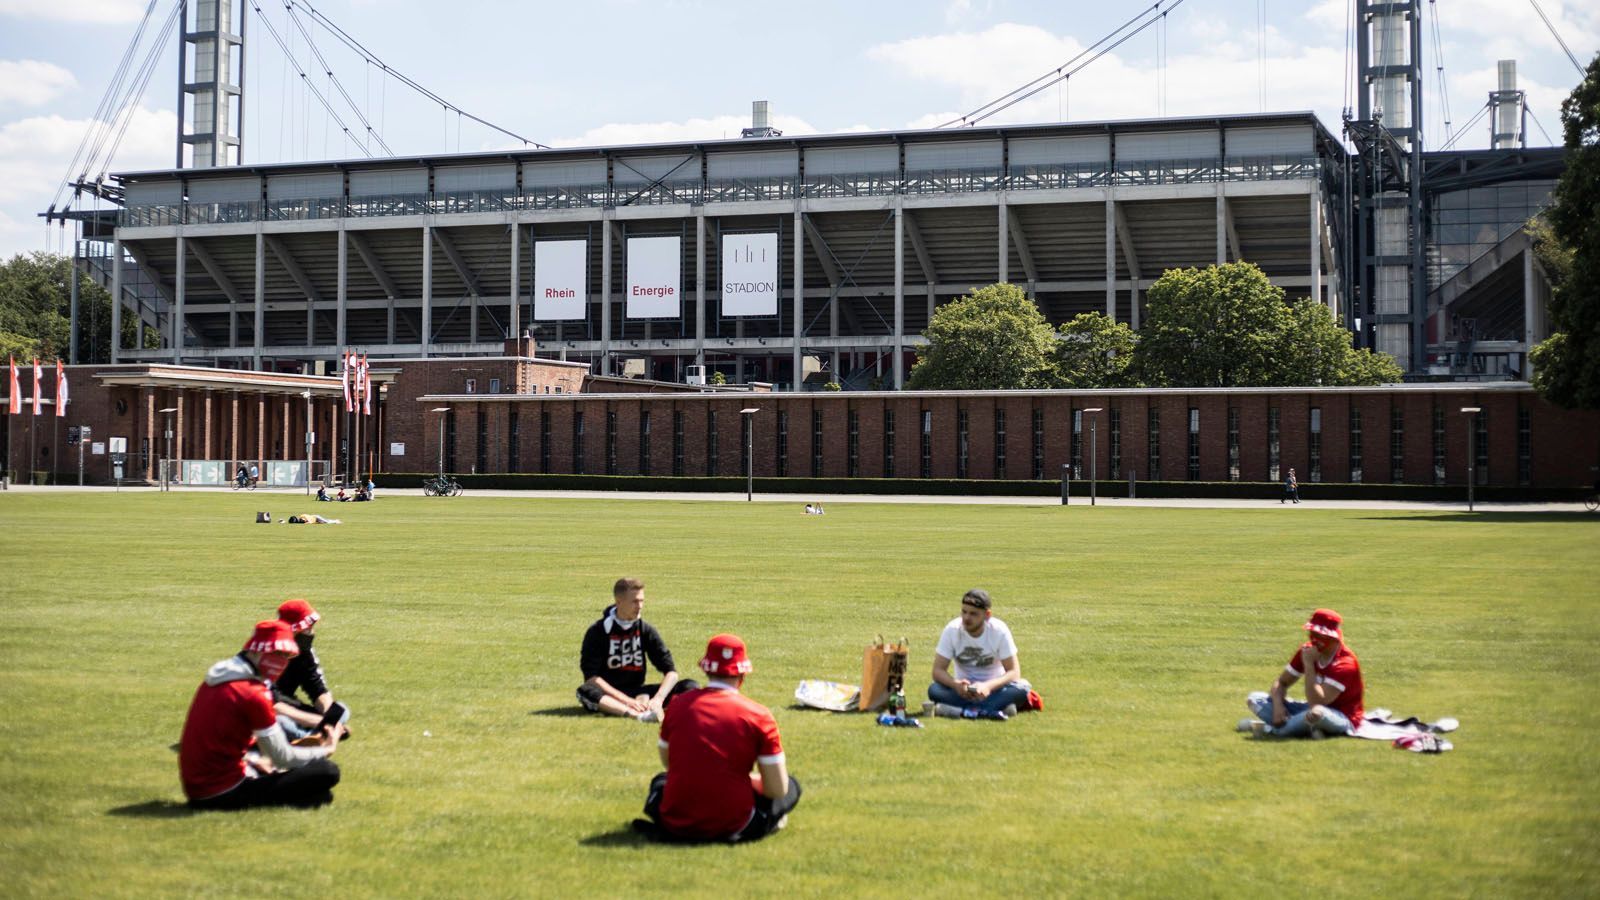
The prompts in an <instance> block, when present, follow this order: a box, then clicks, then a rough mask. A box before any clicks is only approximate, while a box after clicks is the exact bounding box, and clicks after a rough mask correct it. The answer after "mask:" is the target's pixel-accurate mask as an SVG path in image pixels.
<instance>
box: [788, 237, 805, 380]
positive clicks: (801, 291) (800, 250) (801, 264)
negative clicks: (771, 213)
mask: <svg viewBox="0 0 1600 900" xmlns="http://www.w3.org/2000/svg"><path fill="white" fill-rule="evenodd" d="M793 240H794V315H793V317H792V318H793V319H794V324H793V325H792V326H791V328H790V334H792V335H794V347H793V348H791V350H790V354H789V356H790V360H791V363H790V364H791V365H792V366H793V374H792V376H791V377H792V378H793V383H792V384H791V385H790V388H789V389H790V390H791V391H794V392H795V393H799V392H800V382H801V380H802V379H804V378H805V372H803V371H801V367H800V332H801V331H802V330H804V328H805V327H806V326H805V313H806V229H805V222H804V221H802V214H801V212H800V210H799V209H798V208H797V209H796V210H795V211H794V238H793Z"/></svg>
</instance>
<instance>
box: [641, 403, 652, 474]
mask: <svg viewBox="0 0 1600 900" xmlns="http://www.w3.org/2000/svg"><path fill="white" fill-rule="evenodd" d="M639 474H640V475H649V474H650V411H649V410H648V409H645V410H640V411H639Z"/></svg>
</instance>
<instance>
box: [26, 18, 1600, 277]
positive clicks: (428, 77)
mask: <svg viewBox="0 0 1600 900" xmlns="http://www.w3.org/2000/svg"><path fill="white" fill-rule="evenodd" d="M176 2H177V0H0V259H7V258H9V257H11V256H12V255H13V254H16V253H24V252H30V251H34V250H51V251H60V252H67V251H69V250H70V241H71V236H70V234H69V233H68V232H67V231H66V230H64V229H62V228H60V227H59V226H49V227H47V226H46V225H45V223H44V220H43V219H41V218H40V217H39V214H40V213H41V212H44V211H45V210H46V209H47V208H49V207H50V206H51V204H52V203H58V204H59V203H61V202H63V201H64V200H68V199H70V193H69V194H67V195H62V194H61V193H60V191H61V186H62V184H63V183H64V182H65V181H67V180H69V178H73V179H75V178H77V177H79V176H80V175H82V176H87V177H88V178H89V179H90V180H93V179H94V178H95V177H96V176H97V175H99V174H101V173H103V172H110V173H117V172H134V171H146V170H150V169H164V168H171V167H172V166H173V164H174V157H175V149H174V148H175V146H176V141H177V118H176V109H177V103H176V97H175V91H176V79H177V68H178V64H177V49H176V47H177V42H176V39H175V38H172V37H166V38H163V39H162V40H161V41H160V42H159V44H158V43H156V41H155V40H154V38H155V36H156V35H157V34H158V32H159V30H160V26H161V23H162V22H163V21H164V20H166V18H167V16H168V13H169V11H170V10H172V9H173V8H174V7H175V6H176ZM234 2H235V5H236V6H244V7H245V8H246V9H247V16H248V18H247V29H248V35H249V43H248V45H247V49H246V62H245V66H244V70H245V71H244V74H245V98H246V101H245V103H246V105H245V110H246V115H245V133H244V161H245V162H246V163H268V162H294V161H308V160H319V159H353V158H362V157H364V156H366V155H372V156H389V155H398V156H406V155H413V154H440V153H451V152H471V151H480V150H489V149H501V148H507V147H519V146H522V144H521V142H520V141H519V140H517V139H516V138H513V137H511V136H508V135H507V134H505V133H502V132H500V131H495V130H492V129H490V128H487V127H484V126H482V125H479V124H476V123H474V122H472V121H471V120H469V119H466V118H463V117H461V116H458V115H456V114H454V113H451V112H448V111H446V110H445V109H443V108H442V107H441V106H440V105H439V104H438V103H437V102H434V101H432V100H428V99H426V98H424V97H422V96H421V95H419V94H418V93H416V92H415V91H413V90H412V89H410V88H408V87H407V86H406V85H405V84H404V83H403V82H402V79H401V77H400V76H404V77H405V78H408V79H409V80H411V81H412V82H415V83H417V84H420V85H422V86H423V87H425V88H427V89H428V90H429V91H431V92H433V93H434V94H435V95H437V96H439V97H442V98H444V99H445V100H447V101H449V102H450V103H452V104H454V105H455V106H456V107H458V108H460V109H463V110H465V111H466V112H468V113H471V114H472V115H475V116H477V117H479V118H481V119H484V120H487V121H488V122H492V123H494V124H495V125H497V126H500V127H501V128H503V129H504V130H505V131H507V132H510V133H512V134H513V135H517V136H520V137H521V138H526V139H529V140H533V141H537V142H539V143H543V144H547V145H551V146H575V145H594V144H608V145H609V144H626V143H639V142H655V141H673V140H705V139H718V138H724V137H727V138H735V137H738V135H739V130H740V129H741V128H744V127H746V126H748V125H749V124H750V102H751V101H752V100H758V99H764V100H768V101H770V103H771V105H772V113H773V118H774V122H773V124H774V125H775V127H777V128H778V129H780V130H782V131H783V132H785V133H786V134H790V135H798V134H814V133H837V132H848V131H863V130H873V131H876V130H889V129H905V128H931V127H935V126H938V125H941V124H942V123H945V122H947V121H948V120H950V119H952V118H956V117H959V116H960V115H962V114H964V113H967V112H970V111H972V110H974V109H976V108H978V107H980V106H981V105H983V104H985V103H986V102H988V101H990V100H992V99H994V98H996V97H998V96H1000V95H1002V94H1005V93H1006V92H1008V91H1010V90H1012V89H1013V88H1016V87H1019V86H1020V85H1022V84H1024V83H1026V82H1029V81H1031V80H1033V79H1034V78H1036V77H1038V76H1040V75H1043V74H1045V73H1050V72H1054V71H1055V70H1056V69H1057V68H1058V67H1061V66H1062V65H1063V64H1064V63H1067V62H1068V61H1069V60H1072V59H1073V58H1074V57H1076V56H1077V55H1078V54H1079V53H1080V52H1081V51H1083V50H1084V49H1085V48H1086V47H1089V46H1091V45H1094V44H1095V43H1096V42H1098V41H1100V40H1101V38H1102V37H1104V36H1106V35H1107V34H1109V33H1111V32H1113V31H1114V30H1116V29H1117V28H1118V27H1119V26H1121V25H1123V23H1124V22H1126V21H1127V20H1129V19H1131V18H1133V17H1134V16H1135V15H1137V14H1138V13H1140V12H1141V11H1143V10H1145V9H1147V8H1149V7H1150V6H1153V5H1155V3H1154V0H1149V2H1123V3H1114V2H1100V3H1087V2H1083V0H1053V2H1045V0H1037V2H1036V0H922V2H909V0H877V2H870V0H867V2H864V0H853V2H844V0H808V2H803V3H799V2H787V3H776V2H773V3H760V2H750V0H743V2H738V0H727V2H722V0H653V2H646V0H587V2H582V3H573V2H567V3H550V2H546V0H523V2H498V0H452V2H449V3H438V2H433V3H429V2H422V0H313V2H312V4H311V5H310V6H309V7H308V6H307V5H306V4H305V3H303V2H300V0H294V3H293V6H294V9H295V10H296V13H295V15H294V16H292V17H291V16H290V14H289V12H288V6H287V5H286V2H285V0H234ZM1534 4H1535V0H1431V2H1425V3H1424V4H1423V11H1424V17H1423V28H1424V31H1423V44H1424V54H1423V63H1424V72H1425V75H1426V79H1425V87H1424V100H1423V104H1424V114H1423V124H1424V129H1425V138H1424V143H1425V146H1427V147H1429V148H1431V149H1437V148H1439V147H1441V146H1442V145H1444V144H1445V142H1446V141H1447V140H1448V138H1449V136H1450V133H1451V132H1454V131H1458V130H1459V131H1460V132H1461V134H1460V135H1459V137H1457V139H1456V142H1455V144H1454V146H1456V147H1461V148H1467V147H1482V146H1486V145H1487V143H1488V133H1489V129H1488V125H1487V121H1486V119H1484V120H1480V121H1479V122H1478V123H1476V124H1474V125H1472V127H1471V128H1470V129H1466V128H1464V126H1465V125H1467V124H1468V122H1469V120H1470V119H1471V118H1472V117H1473V116H1474V114H1475V113H1477V112H1478V110H1479V109H1480V108H1481V107H1482V106H1483V105H1484V103H1485V101H1486V100H1487V97H1488V92H1489V91H1490V90H1492V89H1493V88H1494V82H1495V62H1496V60H1499V59H1515V60H1517V63H1518V77H1519V86H1520V87H1521V88H1522V89H1524V90H1526V91H1527V92H1528V104H1529V109H1530V111H1531V113H1532V116H1533V122H1532V123H1530V125H1529V144H1530V145H1546V144H1548V143H1552V142H1554V143H1559V140H1560V115H1559V113H1560V105H1561V101H1562V99H1563V98H1565V96H1566V95H1567V93H1568V92H1570V91H1571V89H1572V88H1573V86H1574V85H1576V84H1577V82H1578V80H1579V77H1580V76H1579V73H1578V71H1577V70H1576V69H1575V68H1574V67H1573V64H1572V63H1571V62H1570V61H1569V59H1568V57H1567V55H1566V53H1565V52H1564V51H1563V50H1562V48H1561V46H1560V44H1558V43H1557V41H1556V39H1555V38H1554V37H1553V36H1552V35H1551V33H1550V30H1549V29H1548V28H1547V27H1546V26H1545V24H1544V22H1543V21H1541V19H1540V16H1539V14H1538V13H1539V10H1540V9H1542V11H1543V12H1544V14H1545V15H1547V16H1548V17H1549V18H1550V20H1551V22H1552V23H1553V24H1554V27H1555V29H1556V31H1557V33H1559V34H1560V36H1561V37H1562V38H1563V39H1564V40H1565V41H1566V43H1567V45H1568V46H1569V47H1570V48H1571V50H1572V53H1573V54H1574V55H1575V56H1576V57H1577V59H1578V61H1579V63H1580V64H1584V65H1587V63H1588V61H1589V60H1590V59H1592V58H1593V56H1594V54H1595V53H1596V52H1597V50H1600V3H1594V2H1588V3H1583V2H1577V0H1537V7H1535V5H1534ZM1350 6H1351V3H1350V0H1176V2H1174V0H1163V2H1162V4H1161V7H1162V8H1163V9H1166V10H1169V12H1168V14H1167V15H1166V16H1165V17H1164V19H1163V20H1162V24H1161V25H1159V26H1155V27H1151V28H1149V29H1147V30H1145V31H1143V32H1141V33H1139V34H1137V35H1134V36H1132V37H1130V38H1128V39H1127V40H1126V41H1125V42H1124V43H1122V44H1121V45H1120V46H1117V47H1116V48H1115V49H1112V50H1110V51H1109V52H1108V53H1106V54H1105V55H1103V56H1102V57H1100V58H1099V59H1098V60H1096V61H1094V62H1093V63H1092V64H1089V65H1087V66H1085V67H1084V68H1083V69H1082V70H1081V71H1079V72H1077V73H1076V74H1074V75H1073V76H1072V77H1071V78H1070V79H1068V80H1067V81H1066V82H1065V83H1063V84H1059V85H1056V86H1053V87H1050V88H1047V89H1046V90H1044V91H1042V92H1040V93H1039V94H1037V95H1036V96H1034V97H1032V98H1030V99H1028V100H1026V101H1024V102H1022V103H1019V104H1017V105H1015V106H1012V107H1010V108H1009V109H1006V110H1005V111H1004V112H1002V113H999V114H998V115H996V116H994V117H993V118H991V119H989V120H987V123H986V124H1007V123H1020V122H1056V121H1073V122H1085V121H1103V120H1108V119H1143V118H1156V117H1162V116H1169V117H1176V116H1189V115H1202V116H1204V115H1222V114H1231V113H1252V112H1282V111H1298V110H1313V111H1315V112H1316V114H1317V115H1318V117H1319V118H1320V119H1321V120H1322V122H1323V124H1324V125H1326V126H1327V127H1328V128H1329V130H1330V131H1332V132H1334V133H1335V134H1337V133H1338V131H1339V127H1340V121H1341V110H1342V109H1343V108H1344V107H1345V106H1346V105H1349V104H1353V103H1354V99H1353V95H1350V94H1349V93H1348V91H1349V90H1351V88H1350V87H1349V86H1348V85H1347V81H1348V80H1347V78H1346V76H1345V71H1346V61H1347V59H1348V54H1349V52H1350V51H1347V40H1346V35H1347V28H1346V24H1345V23H1346V21H1347V20H1348V17H1349V14H1350V13H1349V10H1350ZM150 8H153V10H154V12H153V15H151V17H150V24H149V25H148V26H146V27H145V29H144V35H143V40H142V41H141V43H140V44H139V45H138V50H137V52H136V53H135V54H134V59H135V66H134V67H133V68H137V63H138V62H140V61H142V60H143V59H144V56H145V53H146V52H147V51H148V50H149V49H150V48H152V47H154V49H155V55H154V57H153V58H152V63H153V68H152V69H151V76H150V79H149V83H148V86H147V88H146V89H145V90H144V92H143V94H142V95H141V97H140V99H139V101H138V104H137V106H132V107H130V114H129V115H128V116H126V118H125V120H121V121H119V122H118V124H117V128H118V129H119V130H121V135H122V136H121V139H120V141H117V142H116V152H115V155H114V156H110V157H109V158H107V156H108V153H106V152H102V153H100V154H99V155H97V157H96V158H95V159H93V160H89V159H87V158H86V156H87V154H86V153H85V154H81V155H80V154H79V153H78V151H79V150H80V148H83V147H85V146H86V145H88V146H92V145H93V144H94V143H95V142H94V141H86V136H88V135H90V134H91V133H92V132H93V131H94V130H95V129H93V128H92V127H91V126H93V125H94V124H95V123H96V122H97V121H100V122H104V121H106V120H108V119H109V118H110V117H109V115H108V114H97V110H99V109H100V107H101V105H102V101H103V99H104V98H105V97H106V96H107V94H108V89H109V88H110V86H111V84H112V82H113V80H114V78H115V73H116V72H117V69H118V64H119V62H120V61H121V60H122V58H123V57H124V54H125V53H126V52H127V51H128V50H129V47H130V43H131V42H133V40H134V37H135V34H136V33H137V32H138V31H139V28H140V24H141V22H142V21H143V20H144V19H145V15H146V10H147V9H150ZM313 12H314V13H320V15H321V17H322V18H323V20H325V21H327V22H331V23H332V24H333V25H335V26H337V27H338V28H339V29H340V30H342V31H343V32H344V33H345V34H346V35H347V36H349V37H350V38H352V39H354V41H356V42H358V43H359V44H361V45H363V46H364V47H365V48H366V49H367V50H368V51H369V52H370V54H371V55H372V56H373V57H374V58H376V59H377V60H380V61H381V64H382V65H381V66H380V65H379V64H374V63H369V62H367V61H365V60H364V59H363V58H362V57H361V56H359V55H358V54H356V53H355V52H354V51H352V50H350V49H348V48H347V47H346V46H345V45H344V44H342V43H340V42H339V41H338V39H337V38H335V37H334V36H333V33H332V32H331V31H330V30H327V29H326V28H325V27H324V26H323V25H321V24H319V23H318V21H317V19H316V17H315V16H314V15H313ZM311 47H315V48H316V51H317V52H318V54H320V57H321V59H320V60H319V59H318V58H317V56H316V55H314V54H312V53H311V52H310V48H311ZM1352 49H1353V48H1352ZM324 61H325V63H326V64H325V65H324ZM1441 61H1442V63H1443V72H1442V79H1443V89H1442V90H1441V88H1440V77H1441V73H1440V72H1439V71H1438V68H1437V67H1438V65H1439V64H1440V62H1441ZM383 66H387V68H388V70H389V71H388V72H387V73H386V72H385V71H384V68H383ZM328 70H332V73H333V75H332V77H329V76H328V74H327V72H328ZM302 73H304V74H303V75H302ZM128 80H130V81H131V80H132V79H128ZM318 95H321V96H322V97H325V98H327V99H328V103H329V104H330V105H331V106H332V107H333V112H332V113H331V114H330V113H329V112H328V111H327V110H325V109H324V107H323V105H322V101H320V100H319V99H318ZM347 97H348V100H346V98H347ZM1441 98H1447V99H1448V103H1445V102H1441ZM1447 108H1448V113H1449V115H1450V119H1451V122H1450V126H1449V128H1448V129H1447V128H1446V126H1445V121H1444V117H1445V113H1446V110H1447ZM123 121H125V125H124V124H123ZM363 121H365V123H366V124H365V125H363V124H362V123H363ZM340 122H342V123H344V126H345V127H348V128H349V132H350V134H353V135H354V136H355V137H354V138H353V139H352V138H350V137H347V136H346V132H345V131H344V130H343V128H341V126H340V124H339V123H340ZM1540 125H1542V127H1543V130H1544V132H1547V133H1548V135H1549V138H1550V140H1548V141H1547V140H1546V136H1545V134H1544V133H1542V132H1541V131H1540V128H1539V127H1538V126H1540ZM369 127H370V129H371V130H372V132H373V133H375V134H376V135H378V136H379V137H381V138H382V145H380V144H379V142H378V141H377V140H373V139H370V138H369V137H368V128H369ZM105 130H107V129H106V128H104V127H102V128H100V129H99V131H105ZM364 145H365V146H364ZM102 146H103V147H104V148H105V149H106V150H107V151H108V150H109V148H110V146H111V142H110V141H106V142H104V143H103V145H102ZM384 146H387V147H388V151H385V150H384V149H383V147H384ZM75 156H78V157H79V159H78V162H77V163H76V164H74V157H75ZM79 205H80V206H92V205H93V201H92V200H88V199H85V200H82V201H79Z"/></svg>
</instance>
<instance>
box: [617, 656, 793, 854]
mask: <svg viewBox="0 0 1600 900" xmlns="http://www.w3.org/2000/svg"><path fill="white" fill-rule="evenodd" d="M700 668H701V669H702V670H703V671H704V672H705V673H706V676H707V684H706V686H705V687H703V688H701V689H699V690H696V691H689V692H687V693H684V694H680V695H679V696H678V698H677V699H676V700H674V701H673V702H672V705H671V706H668V707H667V714H666V718H665V720H664V721H663V722H662V723H661V738H660V741H659V748H660V754H661V763H662V765H665V766H666V767H667V770H666V771H665V772H662V773H661V774H659V775H657V776H656V777H655V778H654V779H653V780H652V781H651V782H650V794H649V796H648V798H647V799H646V800H645V805H644V811H645V814H646V815H648V816H649V817H650V820H645V819H635V820H634V827H635V828H636V829H637V830H640V831H643V832H646V833H655V834H656V835H658V836H662V837H666V838H669V839H677V840H689V841H729V842H734V841H752V840H757V839H759V838H763V837H766V836H767V835H768V834H771V833H772V832H774V831H777V830H778V829H780V828H782V827H783V826H784V825H785V824H787V823H788V816H789V811H790V810H792V809H794V807H795V804H797V803H799V802H800V783H799V782H798V781H796V780H794V779H793V778H790V777H789V770H788V767H787V766H786V764H785V762H784V756H783V744H782V743H781V742H780V741H779V739H778V723H777V722H775V721H774V720H773V718H772V712H771V711H770V710H768V709H767V708H766V707H765V706H762V705H761V704H759V703H757V702H755V701H754V700H751V699H749V698H748V697H745V696H744V695H743V694H740V693H739V688H740V686H742V685H743V684H744V676H745V675H746V674H747V673H748V672H749V671H750V669H751V665H750V658H749V657H748V656H747V655H746V654H745V647H744V641H742V640H740V639H739V638H738V637H736V636H735V635H731V634H719V635H717V636H716V637H713V638H712V639H711V640H710V642H709V643H707V644H706V655H705V658H704V659H701V660H700ZM752 769H754V770H755V771H754V772H752V771H751V770H752Z"/></svg>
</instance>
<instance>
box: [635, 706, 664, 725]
mask: <svg viewBox="0 0 1600 900" xmlns="http://www.w3.org/2000/svg"><path fill="white" fill-rule="evenodd" d="M634 718H636V719H638V720H639V721H641V722H643V723H645V724H646V725H652V724H654V723H656V722H659V721H661V717H660V716H658V715H656V711H655V710H653V709H647V710H645V711H644V712H642V713H639V714H638V715H637V716H634Z"/></svg>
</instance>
